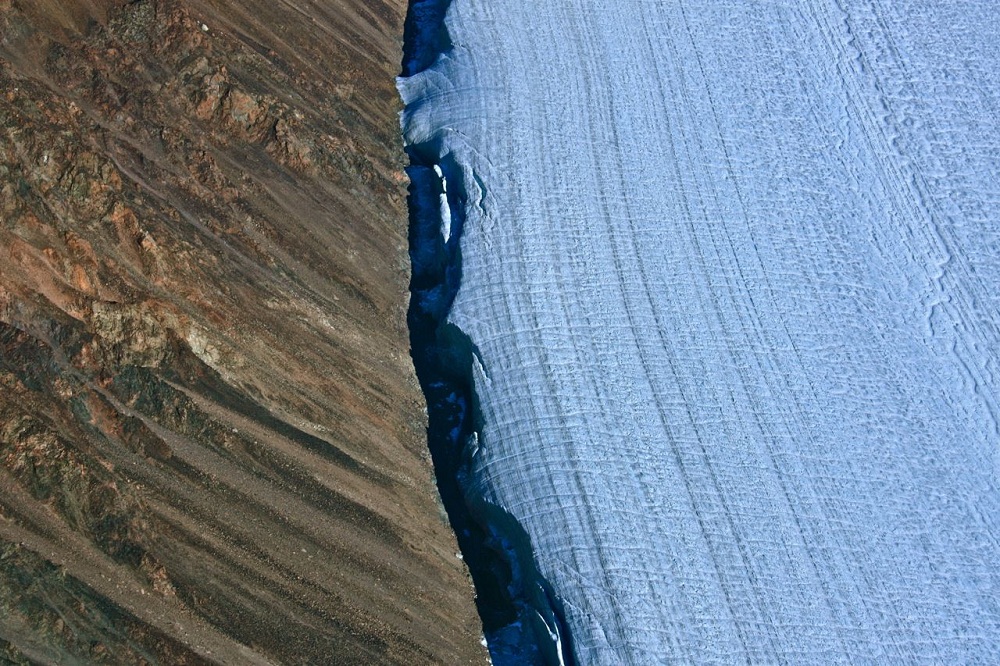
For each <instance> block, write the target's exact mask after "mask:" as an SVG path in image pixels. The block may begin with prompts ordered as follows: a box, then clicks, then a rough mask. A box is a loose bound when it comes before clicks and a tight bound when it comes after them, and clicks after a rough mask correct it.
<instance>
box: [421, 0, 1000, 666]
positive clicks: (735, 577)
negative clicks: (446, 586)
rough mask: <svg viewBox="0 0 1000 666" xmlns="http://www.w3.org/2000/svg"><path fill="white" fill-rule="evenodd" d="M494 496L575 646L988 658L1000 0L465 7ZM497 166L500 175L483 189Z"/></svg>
mask: <svg viewBox="0 0 1000 666" xmlns="http://www.w3.org/2000/svg"><path fill="white" fill-rule="evenodd" d="M448 27H449V29H450V32H451V37H452V40H453V41H454V45H455V46H454V49H453V50H452V51H450V52H449V53H448V54H447V55H446V56H444V57H442V58H441V59H440V60H439V62H438V63H437V64H436V65H435V67H434V68H433V69H432V70H430V71H428V72H425V73H424V74H421V75H418V76H416V77H413V78H411V79H408V80H405V81H402V82H401V90H402V91H403V95H404V98H405V99H406V100H407V101H408V102H409V107H408V110H407V113H406V115H405V117H404V126H405V130H406V133H407V138H408V140H410V141H422V140H427V139H431V138H438V139H441V140H442V141H443V145H444V147H445V151H446V152H451V153H452V155H453V156H454V157H455V158H456V159H457V160H458V162H459V163H460V164H461V165H463V166H464V167H465V169H466V174H465V176H466V181H467V182H466V188H467V189H468V192H469V203H468V210H467V220H466V223H465V229H464V234H463V236H462V239H461V246H462V253H463V269H464V273H463V281H462V287H461V291H460V292H459V296H458V299H457V301H456V303H455V306H454V309H453V312H452V315H451V317H450V319H451V321H453V322H454V323H455V324H456V325H458V326H459V327H461V328H462V329H463V330H464V331H465V332H466V333H467V334H468V335H469V336H470V337H471V338H472V341H473V342H474V343H475V344H476V345H477V346H478V349H479V351H480V353H481V356H482V361H483V364H484V365H483V368H484V370H482V371H477V372H476V375H477V385H476V387H477V391H478V393H479V396H480V399H481V402H482V407H483V412H484V417H485V424H486V425H485V429H484V431H483V432H482V438H481V441H480V449H479V453H478V458H477V460H478V469H479V472H480V474H481V484H482V488H483V491H484V493H485V494H486V495H487V496H488V497H490V498H491V499H492V500H493V501H495V502H497V503H498V504H501V505H503V506H504V507H506V508H507V509H508V510H509V511H510V512H511V513H512V514H513V515H514V516H516V517H517V518H518V519H519V520H520V521H521V523H522V525H523V526H524V527H525V529H526V530H527V531H528V533H529V534H530V536H531V538H532V540H533V543H534V545H535V548H536V551H537V559H538V563H539V567H540V570H541V572H542V573H543V574H544V575H545V576H546V577H547V579H548V580H549V581H550V582H551V583H552V585H553V587H554V588H555V590H556V592H557V594H558V595H559V597H560V598H561V599H562V600H563V602H564V604H565V607H566V612H567V619H568V622H569V625H570V630H571V633H572V637H573V648H574V650H575V651H576V654H577V656H578V657H579V658H580V660H581V661H582V662H583V663H588V664H589V663H595V664H621V663H632V664H650V663H660V662H674V661H681V662H695V663H711V662H719V663H745V662H747V661H748V660H749V661H752V662H754V663H791V664H807V663H816V664H829V663H928V664H931V663H934V664H959V663H963V664H964V663H984V664H996V663H1000V545H998V538H1000V510H998V509H1000V501H998V500H1000V493H998V464H1000V462H998V443H1000V435H998V425H997V420H998V414H1000V410H998V400H1000V396H998V384H1000V382H998V373H1000V365H998V363H1000V330H998V324H1000V177H998V176H1000V51H998V48H1000V40H998V39H997V35H1000V11H998V10H997V7H996V4H995V3H994V2H992V0H974V1H966V2H959V1H957V0H956V1H953V2H943V1H941V0H920V1H914V0H910V1H906V0H894V1H892V2H889V1H887V0H868V1H865V0H840V1H836V0H783V1H782V0H770V1H766V2H753V1H739V2H735V1H731V0H730V1H725V0H718V1H717V0H660V1H653V0H645V1H643V0H590V1H589V2H584V1H583V0H578V1H577V0H531V1H530V2H525V1H524V0H454V2H453V4H452V6H451V8H450V10H449V15H448ZM484 190H485V191H484Z"/></svg>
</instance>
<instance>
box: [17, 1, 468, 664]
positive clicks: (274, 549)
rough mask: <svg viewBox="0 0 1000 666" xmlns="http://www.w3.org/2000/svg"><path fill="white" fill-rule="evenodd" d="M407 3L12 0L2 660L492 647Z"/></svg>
mask: <svg viewBox="0 0 1000 666" xmlns="http://www.w3.org/2000/svg"><path fill="white" fill-rule="evenodd" d="M404 10H405V7H404V3H402V2H397V1H392V2H381V1H380V0H370V1H364V2H363V1H361V0H336V1H335V2H321V3H315V2H306V1H305V0H293V1H291V2H285V3H280V4H279V3H273V2H270V1H269V0H241V1H240V2H231V1H228V0H157V1H153V0H138V1H134V2H122V1H112V0H75V1H72V2H68V1H60V2H56V1H54V0H48V1H40V2H36V1H32V2H28V1H27V0H25V1H23V2H19V1H11V0H0V384H2V388H0V655H2V657H4V658H6V659H9V660H12V661H14V662H15V663H21V662H25V663H26V662H29V661H40V662H67V663H68V662H80V661H83V662H88V663H116V664H117V663H156V662H159V663H170V664H184V663H189V664H191V663H203V662H218V663H240V664H250V663H355V662H362V661H363V662H371V663H407V664H418V663H449V664H451V663H456V664H457V663H474V662H477V661H482V660H484V658H485V652H484V650H483V649H482V647H481V646H480V645H479V635H480V631H481V629H480V625H479V620H478V618H477V617H476V614H475V609H474V607H473V603H472V590H471V587H470V583H469V581H468V576H467V574H466V571H465V569H464V566H463V565H462V563H461V561H460V560H459V559H457V558H456V557H455V552H456V545H455V543H454V537H453V535H452V534H451V533H450V531H449V529H448V528H447V526H446V524H445V522H444V521H443V519H442V515H441V511H440V509H439V506H438V503H437V501H436V495H435V492H434V488H433V477H432V472H431V469H430V464H429V460H428V457H427V454H426V447H425V442H424V427H425V420H424V419H425V417H424V413H423V400H422V398H421V395H420V389H419V387H418V385H417V383H416V380H415V378H414V376H413V369H412V364H411V361H410V358H409V354H408V346H407V332H406V322H405V310H406V302H407V282H408V264H407V259H406V249H407V248H406V212H405V187H404V184H405V177H404V175H403V173H402V167H403V164H404V160H403V156H402V154H401V151H400V150H399V145H400V144H399V140H398V137H397V132H398V129H397V121H396V112H397V110H398V106H397V95H396V91H395V89H394V88H393V79H394V75H395V74H396V72H397V71H398V63H399V58H400V56H399V40H400V35H401V31H402V17H403V12H404Z"/></svg>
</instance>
